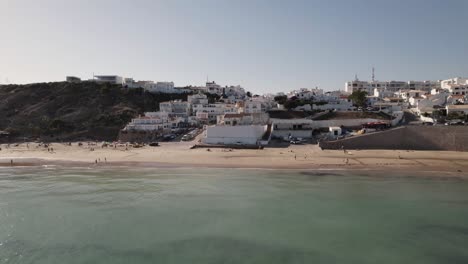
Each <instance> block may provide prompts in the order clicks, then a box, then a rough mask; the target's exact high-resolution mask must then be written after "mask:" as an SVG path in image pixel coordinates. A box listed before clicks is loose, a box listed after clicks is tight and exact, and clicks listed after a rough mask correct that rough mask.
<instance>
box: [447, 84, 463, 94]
mask: <svg viewBox="0 0 468 264" xmlns="http://www.w3.org/2000/svg"><path fill="white" fill-rule="evenodd" d="M448 87H449V88H448V91H449V93H450V94H452V95H467V94H468V84H464V85H457V84H453V85H448Z"/></svg>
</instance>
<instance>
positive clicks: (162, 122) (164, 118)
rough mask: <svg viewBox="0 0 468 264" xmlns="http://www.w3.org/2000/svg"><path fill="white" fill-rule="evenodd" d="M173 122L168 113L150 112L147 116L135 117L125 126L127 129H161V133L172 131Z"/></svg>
mask: <svg viewBox="0 0 468 264" xmlns="http://www.w3.org/2000/svg"><path fill="white" fill-rule="evenodd" d="M170 129H171V123H170V122H169V116H168V115H167V113H160V112H148V113H145V116H140V117H137V118H133V119H132V121H131V122H130V123H128V124H127V126H126V127H125V128H124V130H126V131H132V130H136V131H160V132H161V133H165V132H170Z"/></svg>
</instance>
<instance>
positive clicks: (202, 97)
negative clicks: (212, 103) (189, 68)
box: [187, 93, 208, 105]
mask: <svg viewBox="0 0 468 264" xmlns="http://www.w3.org/2000/svg"><path fill="white" fill-rule="evenodd" d="M187 102H188V103H189V104H191V105H195V104H208V96H206V94H202V93H197V94H194V95H189V96H187Z"/></svg>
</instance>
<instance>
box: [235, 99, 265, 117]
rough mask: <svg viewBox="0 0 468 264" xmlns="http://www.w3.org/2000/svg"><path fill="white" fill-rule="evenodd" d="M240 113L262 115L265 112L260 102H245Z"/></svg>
mask: <svg viewBox="0 0 468 264" xmlns="http://www.w3.org/2000/svg"><path fill="white" fill-rule="evenodd" d="M241 111H242V112H243V113H247V114H254V113H264V112H266V107H265V106H264V105H263V104H262V102H261V101H258V100H247V101H245V102H244V107H242V109H241Z"/></svg>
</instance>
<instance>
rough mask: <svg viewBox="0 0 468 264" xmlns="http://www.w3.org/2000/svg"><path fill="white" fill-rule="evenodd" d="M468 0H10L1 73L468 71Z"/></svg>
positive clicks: (334, 78)
mask: <svg viewBox="0 0 468 264" xmlns="http://www.w3.org/2000/svg"><path fill="white" fill-rule="evenodd" d="M466 10H468V1H466V0H288V1H286V0H230V1H228V0H167V1H157V0H147V1H146V0H121V1H118V0H113V1H111V0H0V84H1V83H32V82H49V81H63V80H64V79H65V76H68V75H73V76H78V77H81V78H83V79H89V78H92V76H93V73H94V74H96V75H99V74H115V75H121V76H125V77H133V78H134V79H136V80H154V81H174V82H175V85H176V86H185V85H203V84H204V82H205V81H206V80H207V78H208V79H209V80H210V81H216V82H217V83H219V84H221V85H238V84H239V85H241V86H243V87H244V88H246V89H247V90H250V91H252V92H253V93H258V94H261V93H270V92H271V93H273V92H281V91H283V92H284V91H289V90H292V89H298V88H314V87H317V86H318V87H320V88H323V89H325V90H337V89H343V88H344V83H345V82H346V81H350V80H353V79H354V76H355V74H357V76H358V77H359V79H361V80H369V79H370V78H371V70H372V67H375V76H376V79H378V80H381V81H385V80H437V79H447V78H451V77H456V76H465V77H467V76H468V31H467V28H468V18H467V12H466Z"/></svg>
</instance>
